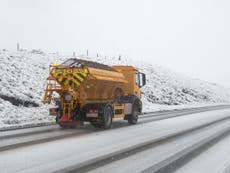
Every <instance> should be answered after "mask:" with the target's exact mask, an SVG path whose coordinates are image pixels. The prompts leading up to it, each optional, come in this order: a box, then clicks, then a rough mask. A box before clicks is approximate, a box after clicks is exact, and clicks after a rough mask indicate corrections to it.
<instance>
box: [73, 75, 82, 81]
mask: <svg viewBox="0 0 230 173" xmlns="http://www.w3.org/2000/svg"><path fill="white" fill-rule="evenodd" d="M73 75H74V76H75V77H76V78H77V79H78V80H80V81H81V82H82V81H83V80H84V79H83V78H82V77H81V76H80V75H79V74H77V73H74V74H73Z"/></svg>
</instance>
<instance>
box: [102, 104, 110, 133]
mask: <svg viewBox="0 0 230 173" xmlns="http://www.w3.org/2000/svg"><path fill="white" fill-rule="evenodd" d="M112 119H113V108H112V106H111V105H109V104H107V105H105V107H104V111H103V116H102V127H103V128H104V129H109V128H110V127H111V124H112Z"/></svg>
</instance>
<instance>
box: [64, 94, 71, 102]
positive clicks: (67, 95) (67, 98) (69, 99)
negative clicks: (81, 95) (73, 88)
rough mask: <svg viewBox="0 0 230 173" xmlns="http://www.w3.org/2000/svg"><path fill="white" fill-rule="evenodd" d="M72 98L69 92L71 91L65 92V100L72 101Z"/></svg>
mask: <svg viewBox="0 0 230 173" xmlns="http://www.w3.org/2000/svg"><path fill="white" fill-rule="evenodd" d="M71 99H72V95H71V94H69V93H65V94H64V100H65V101H68V102H69V101H71Z"/></svg>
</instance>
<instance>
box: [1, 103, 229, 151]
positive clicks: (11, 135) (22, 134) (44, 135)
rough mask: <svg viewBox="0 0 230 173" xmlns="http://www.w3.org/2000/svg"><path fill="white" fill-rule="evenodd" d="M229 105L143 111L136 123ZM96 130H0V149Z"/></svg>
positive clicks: (117, 125)
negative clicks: (165, 110)
mask: <svg viewBox="0 0 230 173" xmlns="http://www.w3.org/2000/svg"><path fill="white" fill-rule="evenodd" d="M229 107H230V105H221V106H208V107H200V108H190V109H183V110H174V111H167V112H152V113H148V114H147V113H145V114H143V115H142V116H140V118H139V123H138V124H137V125H140V124H143V123H148V122H151V121H158V120H163V119H169V118H175V117H179V116H185V115H188V114H195V113H199V112H205V111H211V110H218V109H225V108H229ZM127 126H128V124H127V122H126V121H123V120H122V121H115V122H114V123H113V126H112V129H116V128H122V127H127ZM98 131H102V130H100V129H94V128H93V127H92V126H91V125H89V124H86V125H85V126H84V128H83V127H82V128H81V127H79V128H75V129H61V128H60V127H59V126H57V125H50V126H42V127H34V128H26V129H19V130H10V131H2V132H1V134H0V141H1V143H0V151H5V150H9V149H13V148H18V147H22V146H28V145H33V144H39V143H44V142H49V141H53V140H58V139H65V138H70V137H81V136H82V135H87V134H90V133H93V132H98Z"/></svg>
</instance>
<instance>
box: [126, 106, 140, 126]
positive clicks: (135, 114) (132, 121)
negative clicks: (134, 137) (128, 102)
mask: <svg viewBox="0 0 230 173" xmlns="http://www.w3.org/2000/svg"><path fill="white" fill-rule="evenodd" d="M139 114H140V110H139V106H138V104H137V103H136V102H135V103H134V104H133V111H132V114H131V115H130V116H129V117H128V123H129V124H137V120H138V115H139Z"/></svg>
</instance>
